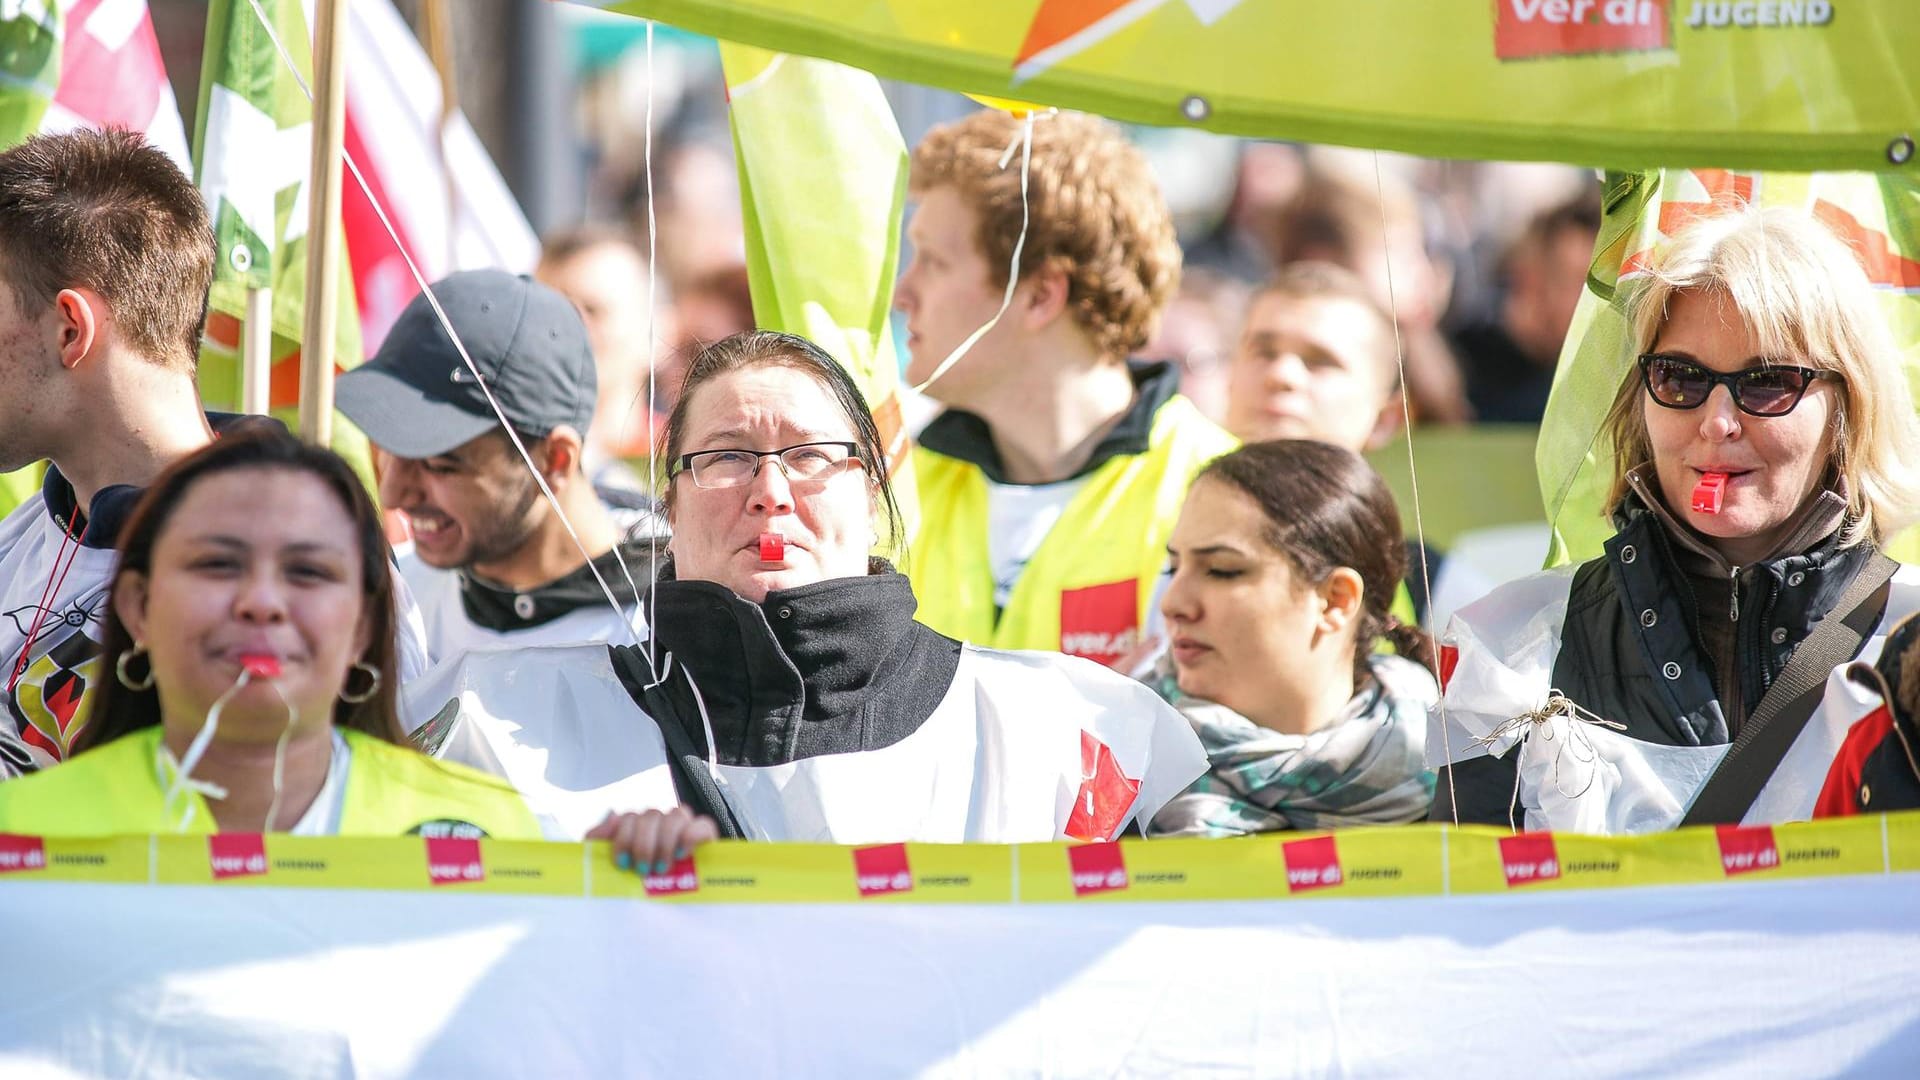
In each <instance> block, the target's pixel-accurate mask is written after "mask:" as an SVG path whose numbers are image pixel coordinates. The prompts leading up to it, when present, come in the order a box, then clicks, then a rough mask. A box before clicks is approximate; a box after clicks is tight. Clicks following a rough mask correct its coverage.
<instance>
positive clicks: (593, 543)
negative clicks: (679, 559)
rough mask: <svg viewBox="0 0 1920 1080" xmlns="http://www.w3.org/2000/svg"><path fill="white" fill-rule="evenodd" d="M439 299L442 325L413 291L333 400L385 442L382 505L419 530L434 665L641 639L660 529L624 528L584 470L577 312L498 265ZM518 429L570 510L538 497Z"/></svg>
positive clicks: (418, 592)
mask: <svg viewBox="0 0 1920 1080" xmlns="http://www.w3.org/2000/svg"><path fill="white" fill-rule="evenodd" d="M432 292H433V296H434V298H435V299H437V300H438V301H439V304H440V308H441V311H442V312H444V313H445V318H446V321H445V323H444V324H443V323H442V321H441V315H440V313H438V312H435V311H434V309H433V306H432V305H431V304H430V303H429V302H428V300H427V296H426V295H425V294H422V295H420V296H417V297H415V298H414V299H413V302H412V303H410V304H408V305H407V307H406V310H405V311H403V312H402V313H401V315H400V318H399V320H398V321H397V322H395V323H394V325H393V329H392V330H391V331H389V332H388V334H387V337H386V340H385V341H384V342H383V343H382V344H381V346H380V351H379V352H378V353H377V354H376V355H375V356H374V357H373V359H372V360H369V361H368V362H367V363H365V364H363V365H361V366H360V367H358V368H356V369H354V370H353V371H350V372H348V373H346V374H345V375H342V376H341V377H340V378H339V380H338V381H337V383H336V384H335V390H334V394H335V403H336V405H337V406H338V408H339V409H340V411H341V412H342V413H344V414H346V416H347V418H348V419H350V420H352V421H353V422H354V423H355V424H356V425H358V426H359V427H360V429H361V430H362V431H364V432H366V434H367V438H368V439H370V440H371V441H372V442H373V444H374V447H375V450H376V453H375V455H374V457H375V465H376V469H377V471H378V473H379V476H380V499H381V501H382V502H383V503H384V504H385V505H386V506H387V507H388V508H389V509H393V510H398V511H399V512H400V513H402V514H403V515H405V516H406V518H407V521H408V524H409V525H410V526H411V527H412V531H413V545H412V550H411V551H410V552H406V553H404V554H402V555H401V558H400V568H401V571H402V573H404V574H405V576H406V578H407V584H408V585H409V586H410V587H411V588H412V590H413V593H414V596H415V598H416V599H417V600H418V601H419V604H420V610H421V614H422V615H423V616H424V618H425V620H426V632H427V642H428V647H429V649H430V650H431V652H432V656H433V659H434V660H435V661H440V660H445V659H448V658H449V657H452V656H455V655H458V654H459V653H462V652H465V651H467V650H469V649H473V648H481V647H500V646H503V645H514V646H521V645H543V644H560V643H566V642H579V641H603V640H608V639H612V640H614V641H616V642H622V641H627V640H630V638H629V630H628V628H629V627H632V628H634V629H635V630H636V631H637V630H638V629H639V628H640V627H641V625H642V622H641V617H640V612H639V605H638V602H637V600H636V597H635V584H636V583H638V582H641V581H644V580H645V577H646V570H645V569H644V567H645V566H646V565H647V564H648V562H649V560H648V552H649V546H648V545H649V542H650V541H651V539H652V538H653V537H652V530H651V529H649V528H647V527H646V526H645V525H642V526H640V527H638V528H635V529H632V530H629V532H628V533H627V534H625V535H623V531H622V529H621V527H620V526H618V525H616V523H615V522H614V520H613V519H612V518H611V517H610V516H609V514H608V512H607V509H606V508H605V507H604V506H603V505H602V504H601V502H600V499H599V498H598V496H596V494H595V493H594V490H593V486H592V484H591V483H590V482H589V481H588V479H587V476H586V474H585V471H584V470H583V468H582V459H583V447H584V444H585V441H586V436H587V429H588V426H589V425H590V424H591V423H592V420H593V414H594V405H595V401H594V397H595V391H596V389H597V384H596V381H595V377H594V364H593V352H592V349H591V348H590V346H589V345H588V344H587V332H586V327H585V326H584V325H583V324H582V323H581V321H580V316H579V314H578V313H577V312H576V311H575V310H574V307H573V305H572V304H571V303H569V302H568V301H567V299H566V298H565V297H563V296H561V295H560V294H559V293H557V292H555V291H553V290H552V289H549V288H547V287H546V286H544V285H540V284H538V283H536V282H534V281H533V280H532V279H530V278H527V277H520V276H515V275H513V274H508V273H505V272H502V271H498V270H473V271H465V272H462V273H457V274H453V275H451V276H449V277H447V278H444V279H442V280H441V281H438V282H436V283H434V285H433V286H432ZM449 326H451V327H452V329H453V332H454V334H455V335H457V336H458V338H459V340H460V343H461V344H463V345H464V346H465V350H466V355H465V356H464V357H463V356H462V355H461V351H460V349H459V348H457V347H456V346H455V344H454V340H453V338H452V337H449V335H448V333H447V327H449ZM469 360H471V365H469V363H468V361H469ZM489 392H491V396H492V400H491V401H489V400H488V393H489ZM496 405H497V406H498V411H497V412H496V410H495V406H496ZM503 417H504V419H505V423H502V418H503ZM509 427H510V428H511V429H512V430H513V432H514V433H516V434H518V435H519V437H520V441H521V443H522V444H524V445H525V447H526V449H527V454H528V456H529V457H531V458H532V460H533V467H534V468H535V469H537V470H539V473H540V475H541V476H542V477H544V478H545V479H546V482H547V486H548V487H549V488H551V489H552V490H553V493H554V496H555V499H556V500H557V502H558V504H559V511H560V512H558V513H557V512H555V508H554V506H553V505H552V504H551V503H549V502H548V501H547V499H546V498H545V497H544V496H543V495H542V494H541V492H540V488H539V485H538V484H537V483H536V482H535V479H534V475H533V473H532V471H530V470H529V469H528V466H527V462H526V461H525V460H524V459H523V458H522V457H521V456H520V452H519V451H518V450H517V449H515V448H514V445H513V442H512V440H511V439H510V438H509V436H508V434H507V429H508V428H509ZM562 513H564V514H565V520H564V521H563V520H562V517H561V514H562ZM567 522H571V523H572V525H573V530H574V532H575V533H576V534H577V535H578V536H579V538H580V541H581V545H584V546H585V548H586V550H587V552H588V553H590V554H591V556H592V559H591V562H592V566H591V567H589V565H588V562H589V560H588V558H586V557H584V556H583V555H582V554H581V551H580V545H576V544H575V543H574V540H573V538H572V537H571V536H569V535H568V532H567V527H566V526H567ZM636 563H637V564H638V566H639V568H637V569H632V572H631V573H629V569H630V568H633V567H634V566H635V564H636ZM595 570H598V571H599V574H598V579H599V580H596V577H595V574H594V571H595ZM601 581H604V582H605V583H606V585H607V586H609V587H610V588H611V589H612V591H613V594H614V599H615V600H616V601H618V603H619V604H620V606H621V608H622V610H621V611H620V612H618V613H616V612H615V611H614V610H613V608H612V606H611V605H609V604H608V603H607V598H606V594H605V593H604V592H603V591H602V590H601V586H600V582H601Z"/></svg>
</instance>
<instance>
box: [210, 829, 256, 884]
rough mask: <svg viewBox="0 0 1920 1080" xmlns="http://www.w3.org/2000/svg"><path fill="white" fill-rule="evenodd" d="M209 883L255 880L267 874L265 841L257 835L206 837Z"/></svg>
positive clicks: (215, 835)
mask: <svg viewBox="0 0 1920 1080" xmlns="http://www.w3.org/2000/svg"><path fill="white" fill-rule="evenodd" d="M207 865H208V866H209V867H210V868H211V869H212V870H213V880H215V881H225V880H226V879H227V878H236V877H258V876H260V875H262V874H265V873H266V872H267V838H266V837H264V836H261V835H260V834H259V833H214V834H213V835H212V836H209V837H207Z"/></svg>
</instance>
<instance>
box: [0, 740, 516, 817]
mask: <svg viewBox="0 0 1920 1080" xmlns="http://www.w3.org/2000/svg"><path fill="white" fill-rule="evenodd" d="M161 734H162V732H161V729H160V728H159V727H158V726H154V727H150V728H145V729H143V730H140V731H135V732H132V733H130V734H127V735H123V736H121V737H120V738H118V739H115V740H113V741H112V742H109V743H107V744H105V745H103V746H98V747H95V748H94V749H91V750H88V751H85V752H83V753H80V754H76V755H75V756H74V757H73V759H72V760H71V761H68V762H66V763H65V764H62V765H59V766H57V767H55V768H51V769H44V770H42V771H40V772H36V773H32V774H30V775H28V776H24V777H21V778H19V779H16V780H9V781H8V782H7V783H6V784H4V785H0V832H21V833H32V834H36V835H41V836H113V835H118V834H123V833H160V832H175V831H184V832H187V833H190V834H194V835H205V834H207V833H211V832H214V831H216V830H215V823H214V817H213V811H212V810H211V809H210V808H209V807H208V806H207V803H206V800H205V799H204V798H202V797H201V795H200V794H199V793H198V792H196V791H193V790H191V789H183V790H182V792H181V794H180V795H179V796H176V798H175V801H174V803H173V804H172V805H171V806H169V805H168V803H167V788H166V787H165V786H163V783H162V776H163V775H164V776H165V777H166V778H167V779H168V780H169V781H170V780H171V779H172V776H173V773H172V771H171V768H172V766H171V764H170V763H165V764H163V763H162V762H161V759H160V756H159V755H160V737H161ZM340 734H341V736H342V737H343V738H345V739H346V742H347V746H348V748H349V750H350V751H351V752H352V754H353V757H352V764H351V766H350V767H349V769H348V771H347V783H346V790H345V791H344V792H343V793H342V794H341V808H340V822H339V831H338V834H339V835H341V836H401V835H406V834H411V833H415V832H418V831H420V828H421V826H422V825H430V824H437V823H441V822H451V821H458V822H464V823H467V824H471V825H474V826H477V827H478V828H480V829H481V830H482V831H483V832H485V833H486V835H487V836H489V837H492V838H493V839H496V840H538V839H540V838H541V834H540V826H539V822H538V821H537V820H536V819H535V818H534V816H533V814H532V812H531V811H529V810H528V809H527V805H526V802H525V801H524V800H522V799H521V797H520V795H519V793H518V792H516V791H514V790H513V789H512V788H511V787H509V786H507V784H505V783H504V782H503V781H500V780H498V779H496V778H494V777H491V776H487V775H484V774H482V773H479V772H476V771H474V770H472V769H468V768H466V767H465V766H461V765H455V764H453V763H451V762H444V761H436V760H434V759H433V758H430V757H428V756H426V755H425V754H422V753H420V752H418V751H416V750H414V749H412V748H411V747H402V746H395V745H394V744H392V743H388V742H382V741H381V740H379V739H375V738H373V737H372V736H370V735H364V734H361V733H360V732H358V731H352V730H345V729H343V730H341V732H340ZM183 818H184V819H186V820H185V827H184V829H183V828H182V827H181V822H182V819H183Z"/></svg>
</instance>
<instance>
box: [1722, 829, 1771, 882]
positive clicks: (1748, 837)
mask: <svg viewBox="0 0 1920 1080" xmlns="http://www.w3.org/2000/svg"><path fill="white" fill-rule="evenodd" d="M1714 837H1715V839H1716V840H1718V841H1719V844H1720V871H1721V873H1723V874H1725V875H1726V876H1728V877H1733V876H1735V875H1736V874H1751V873H1753V872H1754V871H1756V870H1771V869H1773V868H1774V867H1776V866H1779V865H1780V849H1779V847H1777V846H1775V844H1774V842H1773V827H1772V826H1770V825H1753V826H1741V825H1720V826H1716V827H1715V829H1714Z"/></svg>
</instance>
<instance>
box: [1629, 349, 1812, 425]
mask: <svg viewBox="0 0 1920 1080" xmlns="http://www.w3.org/2000/svg"><path fill="white" fill-rule="evenodd" d="M1640 374H1641V376H1642V377H1643V378H1644V379H1645V381H1646V384H1647V396H1648V397H1650V398H1652V399H1653V403H1654V404H1655V405H1664V406H1666V407H1667V408H1669V409H1697V408H1699V407H1700V406H1701V405H1702V404H1704V403H1705V402H1706V400H1707V395H1709V394H1711V393H1713V388H1714V387H1716V386H1724V387H1726V388H1727V393H1729V394H1732V395H1733V403H1734V404H1735V405H1737V406H1739V408H1740V411H1741V412H1743V413H1747V414H1749V415H1751V416H1785V415H1787V414H1788V413H1790V412H1792V411H1793V410H1794V407H1795V406H1796V405H1799V404H1800V399H1801V398H1803V397H1805V396H1806V393H1807V387H1809V386H1812V385H1813V380H1815V379H1837V378H1839V376H1838V375H1836V374H1834V373H1833V372H1830V371H1816V370H1814V369H1813V368H1803V367H1787V366H1785V365H1782V364H1763V365H1761V366H1759V367H1750V368H1747V369H1746V370H1744V371H1733V372H1728V373H1726V374H1724V375H1723V374H1721V373H1720V372H1717V371H1711V370H1709V369H1707V368H1704V367H1702V366H1700V365H1699V364H1696V363H1694V362H1693V361H1691V360H1682V359H1680V358H1679V357H1676V356H1661V355H1659V354H1658V353H1649V354H1647V355H1645V356H1642V357H1641V358H1640Z"/></svg>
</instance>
